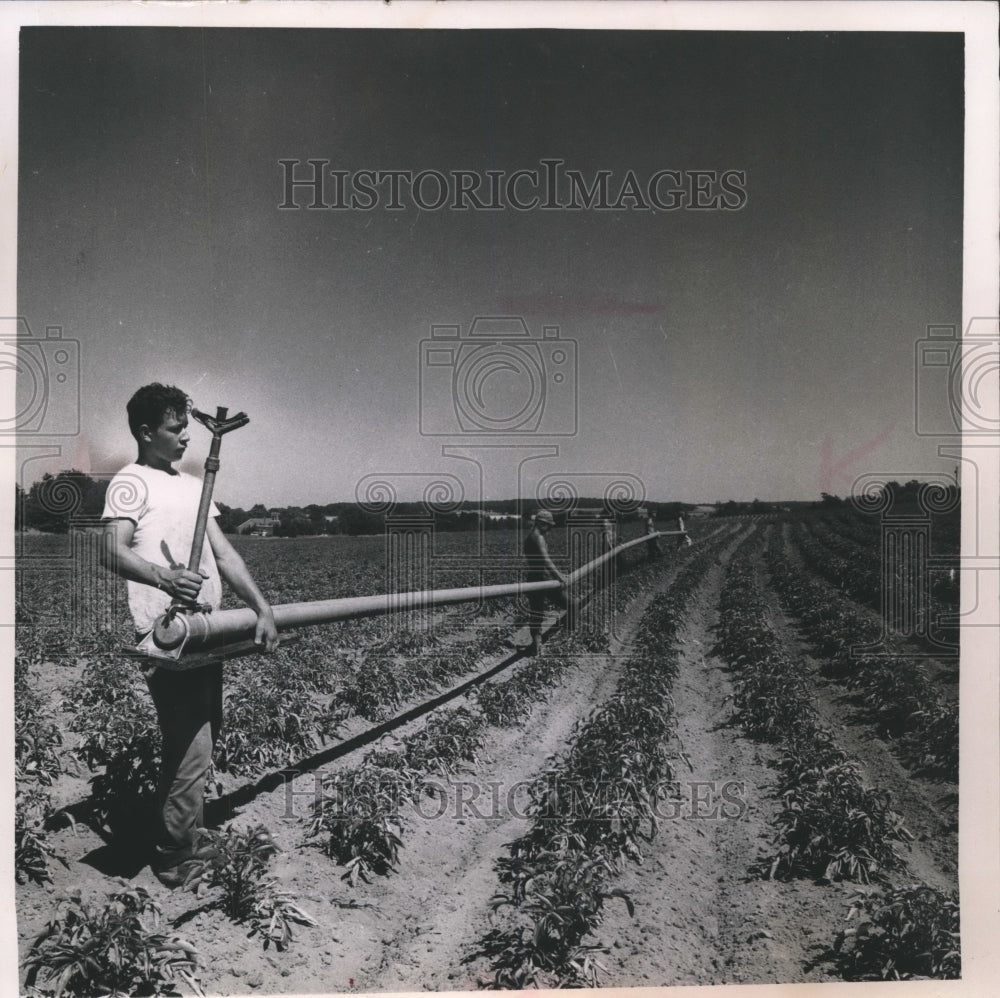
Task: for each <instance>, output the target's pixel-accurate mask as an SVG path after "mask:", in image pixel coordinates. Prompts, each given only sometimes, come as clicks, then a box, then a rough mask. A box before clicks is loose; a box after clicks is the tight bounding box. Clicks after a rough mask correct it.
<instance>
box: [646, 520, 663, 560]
mask: <svg viewBox="0 0 1000 998" xmlns="http://www.w3.org/2000/svg"><path fill="white" fill-rule="evenodd" d="M646 534H647V536H649V535H652V536H649V540H648V541H646V554H647V555H648V557H649V560H650V561H656V559H657V558H659V557H660V555H661V554H662V553H663V552H662V551H661V550H660V538H659V537H657V536H656V522H655V521H654V519H653V514H652V511H647V512H646Z"/></svg>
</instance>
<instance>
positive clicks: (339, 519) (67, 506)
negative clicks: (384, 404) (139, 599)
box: [14, 468, 692, 537]
mask: <svg viewBox="0 0 1000 998" xmlns="http://www.w3.org/2000/svg"><path fill="white" fill-rule="evenodd" d="M109 481H110V478H109V477H107V478H97V479H95V478H93V477H92V476H90V475H88V474H86V473H85V472H82V471H77V470H76V469H74V468H71V469H69V470H66V471H60V472H57V473H56V474H51V473H47V474H45V475H44V476H43V477H42V478H41V479H39V480H38V481H37V482H34V483H33V484H32V485H31V486H30V487H29V488H28V489H27V490H25V489H23V488H21V486H20V485H15V486H14V488H15V500H14V527H15V529H16V530H39V531H42V532H44V533H55V534H65V533H67V532H68V531H69V529H70V525H71V523H73V522H82V521H93V522H96V521H97V520H98V519H99V518H100V516H101V513H102V512H103V510H104V498H105V494H106V493H107V490H108V484H109ZM578 505H580V506H583V507H587V508H592V509H600V508H601V507H602V505H603V504H602V501H601V500H600V499H580V500H579V502H578ZM216 506H217V507H218V508H219V514H220V515H219V517H218V523H219V526H220V527H221V528H222V530H223V531H224V532H225V533H227V534H233V533H236V531H237V528H238V527H239V526H241V525H242V524H244V523H246V522H247V521H248V520H252V519H260V520H267V521H271V522H273V521H275V520H276V521H277V522H276V523H273V528H272V529H273V533H274V534H275V535H276V536H279V537H301V536H316V535H320V534H350V535H354V534H378V533H382V532H383V531H384V529H385V516H384V515H383V514H382V513H377V512H373V511H372V510H370V509H365V508H364V507H362V506H360V505H359V504H358V503H352V502H331V503H326V504H319V503H310V504H309V505H308V506H285V507H280V508H276V507H274V506H270V507H268V506H265V505H264V504H263V503H255V504H254V505H252V506H250V507H249V508H244V507H242V506H228V505H226V504H225V503H222V502H218V501H216ZM537 508H538V503H519V502H518V500H517V499H496V500H488V501H486V502H483V503H473V502H464V503H462V504H460V506H459V507H458V508H457V509H454V510H449V511H448V512H447V513H445V512H438V513H436V514H435V515H434V527H435V529H436V530H441V531H462V530H476V529H486V530H499V529H503V528H504V527H505V526H509V523H510V521H509V520H505V519H503V517H513V516H517V515H518V514H519V513H520V512H521V511H522V510H523V511H524V512H525V513H526V514H527V515H531V514H532V513H534V512H535V510H536V509H537ZM646 508H648V509H650V510H651V511H652V513H653V515H654V516H655V517H656V518H657V519H662V520H669V519H672V518H675V517H676V516H678V515H683V514H685V513H687V512H688V511H689V510H690V509H691V508H692V507H691V506H690V504H686V503H647V504H646ZM392 513H393V515H394V516H399V517H419V516H424V515H427V508H426V506H425V505H424V504H423V503H420V502H400V503H396V504H395V505H394V506H393V510H392ZM482 513H488V514H493V515H494V516H496V517H498V518H497V519H490V518H489V517H485V518H484V517H483V516H482ZM633 516H634V514H627V515H620V516H619V517H618V519H619V520H628V519H631V518H633Z"/></svg>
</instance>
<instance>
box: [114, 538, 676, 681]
mask: <svg viewBox="0 0 1000 998" xmlns="http://www.w3.org/2000/svg"><path fill="white" fill-rule="evenodd" d="M677 536H683V537H686V536H687V531H685V530H666V531H658V532H655V533H651V534H644V535H643V536H642V537H637V538H636V539H635V540H631V541H626V542H625V543H624V544H619V545H618V547H616V548H614V549H612V550H611V551H608V552H606V553H605V554H602V555H600V556H599V557H597V558H595V559H594V560H593V561H589V562H587V564H586V565H581V566H580V567H579V568H578V569H576V571H574V572H571V573H570V574H569V575H568V576H567V579H566V588H567V589H569V590H570V591H572V590H573V588H574V587H575V586H576V585H577V584H578V583H579V582H580V581H581V580H583V579H585V578H586V577H587V576H588V575H591V574H593V573H594V572H595V571H597V569H599V568H600V567H601V566H602V565H604V564H606V563H607V562H609V561H611V560H612V559H613V558H617V557H618V556H619V555H620V554H621V553H622V552H623V551H627V550H629V548H633V547H636V546H638V545H640V544H648V543H649V542H650V541H652V540H655V539H656V538H658V537H677ZM561 588H562V584H561V583H560V582H558V581H556V580H554V579H553V580H549V581H546V582H508V583H503V584H500V585H493V586H467V587H464V588H461V589H430V590H426V589H425V590H421V591H419V592H410V593H384V594H382V595H378V596H347V597H344V598H341V599H330V600H312V601H309V602H306V603H282V604H279V605H278V606H272V607H271V611H272V613H273V614H274V623H275V626H276V627H277V629H278V631H279V632H282V631H290V630H295V629H296V628H299V627H312V626H314V625H316V624H329V623H332V622H334V621H338V620H354V619H356V618H358V617H375V616H381V615H385V614H390V613H402V612H406V611H408V610H425V609H429V608H431V607H436V606H448V605H452V604H455V603H470V602H472V601H474V600H487V599H500V598H502V597H505V596H520V595H521V594H522V593H532V592H554V591H556V590H558V589H561ZM256 627H257V614H256V612H255V611H254V610H251V609H250V608H249V607H241V608H239V609H236V610H215V611H214V612H212V613H203V612H201V613H174V612H171V613H167V614H165V615H164V616H162V617H160V619H159V620H157V622H156V624H155V626H154V627H153V630H152V631H150V633H149V634H147V635H146V636H145V637H144V638H143V639H142V641H140V642H139V644H138V645H137V646H136V647H135V648H129V649H126V650H125V654H127V655H128V656H129V657H132V658H139V659H145V660H146V661H147V664H148V665H150V666H152V665H154V664H155V665H157V666H160V667H162V668H165V669H169V670H171V671H186V670H188V669H195V668H198V667H199V666H202V665H204V664H205V663H206V662H208V661H218V660H219V659H221V658H235V657H238V656H240V655H247V654H252V653H253V652H259V651H260V650H261V648H260V646H259V645H255V644H254V643H253V636H254V632H255V630H256ZM149 660H153V661H149Z"/></svg>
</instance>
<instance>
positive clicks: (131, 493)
mask: <svg viewBox="0 0 1000 998" xmlns="http://www.w3.org/2000/svg"><path fill="white" fill-rule="evenodd" d="M126 408H127V411H128V423H129V429H130V430H131V432H132V435H133V436H134V437H135V439H136V442H137V443H138V446H139V456H138V458H137V459H136V461H135V463H134V464H130V465H127V466H126V467H124V468H122V470H121V471H120V472H119V473H118V474H117V475H116V476H115V477H114V479H112V481H111V483H110V484H109V486H108V492H107V498H106V500H105V507H104V514H103V515H104V520H105V541H104V544H103V545H102V551H103V555H104V563H105V566H106V567H107V568H109V569H111V570H112V571H114V572H116V573H117V574H119V575H121V576H122V577H123V578H125V579H127V580H128V600H129V610H130V611H131V614H132V619H133V621H134V622H135V629H136V638H137V640H139V639H141V638H142V637H143V636H144V635H145V634H146V633H148V632H149V631H150V630H152V628H153V624H154V623H155V621H156V619H157V618H158V617H159V616H161V615H162V614H163V613H164V612H166V610H167V609H168V607H169V606H170V605H171V603H172V602H173V600H174V599H179V600H184V601H188V602H190V601H194V600H197V601H198V602H200V603H205V604H208V605H209V606H211V607H213V608H217V607H218V606H219V604H220V602H221V600H222V585H221V581H220V579H225V580H226V582H228V583H229V585H230V586H232V588H233V589H235V590H236V592H237V593H238V594H239V596H240V597H241V598H242V599H243V601H244V602H245V603H247V605H249V606H251V607H252V608H253V609H254V610H256V611H257V629H256V633H255V635H254V641H255V642H256V643H257V644H260V645H262V646H263V647H264V648H265V649H266V650H267V651H274V649H275V648H276V647H277V645H278V632H277V630H276V628H275V626H274V616H273V614H272V613H271V608H270V606H269V605H268V602H267V600H266V599H264V597H263V595H262V594H261V592H260V590H259V589H258V588H257V586H256V585H255V583H254V581H253V579H252V578H251V577H250V573H249V572H248V571H247V567H246V565H245V564H244V562H243V559H242V558H241V557H240V556H239V554H238V553H237V552H236V551H235V550H234V549H233V546H232V545H231V544H230V543H229V541H228V540H227V539H226V536H225V535H224V534H223V533H222V530H221V529H220V527H219V525H218V523H216V522H215V517H216V516H218V515H219V511H218V509H216V507H215V504H214V503H213V504H212V506H211V509H210V516H209V520H208V526H207V529H206V534H205V544H204V546H203V549H202V556H201V564H200V565H187V564H186V561H187V559H188V558H189V557H190V554H191V541H192V538H193V536H194V528H195V521H196V519H197V514H198V506H199V502H200V499H201V485H202V483H201V479H199V478H195V477H194V476H192V475H188V474H185V473H184V472H181V471H178V470H176V469H175V468H174V467H173V465H174V463H175V462H176V461H179V460H180V459H181V458H182V457H183V456H184V451H185V449H186V448H187V444H188V439H189V436H188V410H189V408H190V400H189V399H188V397H187V395H185V394H184V392H182V391H181V390H180V389H178V388H174V387H168V386H165V385H161V384H151V385H146V386H145V387H143V388H140V389H139V390H138V391H137V392H136V393H135V395H133V396H132V398H131V399H130V400H129V403H128V405H127V407H126ZM146 682H147V684H148V686H149V692H150V694H151V695H152V698H153V703H154V705H155V707H156V716H157V718H158V720H159V724H160V732H161V734H162V736H163V750H162V764H161V770H160V786H159V797H158V820H157V824H158V828H157V832H156V836H157V837H156V842H155V851H154V856H153V860H152V867H153V871H154V873H156V875H157V877H159V879H160V880H161V881H162V882H163V883H164V884H166V885H167V886H170V887H176V886H178V885H180V884H182V883H183V882H184V879H185V877H186V875H187V873H188V871H189V870H190V868H191V865H192V861H193V860H195V859H198V858H199V857H201V856H204V852H203V851H199V849H198V844H197V832H198V829H199V828H201V826H202V825H203V823H204V822H203V814H204V795H205V781H206V779H207V776H208V771H209V768H210V766H211V762H212V752H213V750H214V747H215V742H216V739H217V738H218V736H219V730H220V728H221V726H222V665H221V663H216V664H213V665H206V666H202V667H199V668H196V669H191V670H189V671H186V672H171V671H169V670H167V669H162V668H157V667H153V668H151V669H147V670H146Z"/></svg>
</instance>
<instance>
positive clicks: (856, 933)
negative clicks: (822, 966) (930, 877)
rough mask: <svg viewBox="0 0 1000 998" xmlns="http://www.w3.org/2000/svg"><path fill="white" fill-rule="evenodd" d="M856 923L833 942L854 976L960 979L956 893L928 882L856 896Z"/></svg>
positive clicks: (851, 916)
mask: <svg viewBox="0 0 1000 998" xmlns="http://www.w3.org/2000/svg"><path fill="white" fill-rule="evenodd" d="M848 920H851V921H853V922H854V924H853V925H852V926H850V927H849V928H847V929H845V930H844V931H843V932H841V933H839V934H838V936H837V939H836V941H835V943H834V950H835V953H836V958H837V964H838V968H839V970H840V972H841V974H842V975H843V976H844V977H845V978H846V979H847V980H849V981H909V980H915V979H934V980H956V979H957V978H959V977H961V972H962V958H961V951H960V944H959V940H960V932H959V906H958V898H957V897H956V896H955V895H948V894H944V893H942V892H941V891H938V890H935V889H934V888H933V887H928V886H926V885H916V886H912V887H906V888H902V889H900V890H893V891H888V892H886V893H884V894H876V895H864V896H860V897H858V898H856V899H855V900H854V902H853V903H852V905H851V909H850V911H849V912H848Z"/></svg>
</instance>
